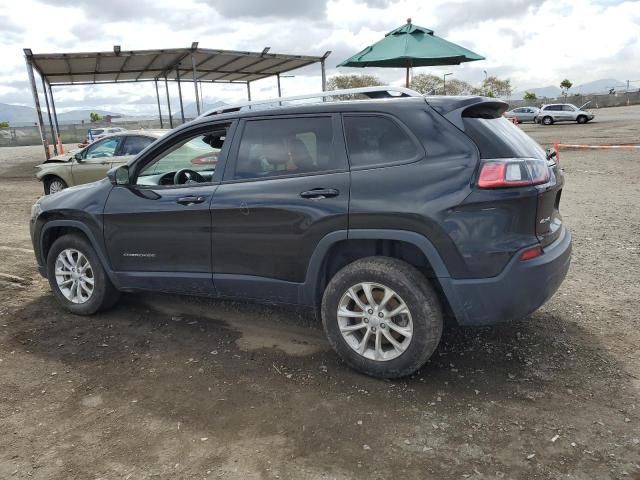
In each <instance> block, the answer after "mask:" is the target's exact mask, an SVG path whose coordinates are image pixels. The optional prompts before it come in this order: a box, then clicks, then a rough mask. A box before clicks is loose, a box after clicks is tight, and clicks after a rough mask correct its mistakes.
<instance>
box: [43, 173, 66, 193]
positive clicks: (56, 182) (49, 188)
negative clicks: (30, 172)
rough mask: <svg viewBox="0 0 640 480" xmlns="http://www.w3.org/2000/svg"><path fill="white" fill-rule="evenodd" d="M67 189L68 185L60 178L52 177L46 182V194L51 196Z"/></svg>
mask: <svg viewBox="0 0 640 480" xmlns="http://www.w3.org/2000/svg"><path fill="white" fill-rule="evenodd" d="M65 188H67V184H66V182H65V181H64V180H62V179H61V178H59V177H50V178H48V179H47V180H45V182H44V194H45V195H51V194H53V193H58V192H60V191H62V190H64V189H65Z"/></svg>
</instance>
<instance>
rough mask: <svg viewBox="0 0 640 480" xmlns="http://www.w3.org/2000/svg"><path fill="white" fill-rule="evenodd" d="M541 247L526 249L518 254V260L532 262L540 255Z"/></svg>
mask: <svg viewBox="0 0 640 480" xmlns="http://www.w3.org/2000/svg"><path fill="white" fill-rule="evenodd" d="M542 253H543V251H542V247H540V246H535V247H532V248H527V249H526V250H525V251H524V252H522V253H521V254H520V260H533V259H534V258H537V257H539V256H540V255H542Z"/></svg>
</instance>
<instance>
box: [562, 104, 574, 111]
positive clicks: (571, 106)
mask: <svg viewBox="0 0 640 480" xmlns="http://www.w3.org/2000/svg"><path fill="white" fill-rule="evenodd" d="M562 110H564V111H565V112H575V110H576V109H575V108H574V106H573V105H563V106H562Z"/></svg>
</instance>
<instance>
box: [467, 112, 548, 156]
mask: <svg viewBox="0 0 640 480" xmlns="http://www.w3.org/2000/svg"><path fill="white" fill-rule="evenodd" d="M462 121H463V123H464V132H465V133H466V134H467V135H468V136H469V137H470V138H471V140H473V141H474V143H475V144H476V146H477V147H478V150H480V157H481V158H542V159H546V154H545V153H544V150H543V149H542V148H541V147H540V145H538V144H537V143H536V142H535V141H534V140H533V139H532V138H531V137H530V136H529V135H527V134H526V133H524V132H523V131H522V130H521V129H520V128H519V127H517V126H515V125H514V124H513V123H511V122H510V121H509V120H507V119H506V118H504V117H499V118H482V117H479V116H463V118H462Z"/></svg>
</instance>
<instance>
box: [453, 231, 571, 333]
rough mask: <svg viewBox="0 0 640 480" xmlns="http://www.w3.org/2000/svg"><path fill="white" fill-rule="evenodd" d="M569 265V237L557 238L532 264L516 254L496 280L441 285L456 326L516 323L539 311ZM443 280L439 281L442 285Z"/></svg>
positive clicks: (488, 279)
mask: <svg viewBox="0 0 640 480" xmlns="http://www.w3.org/2000/svg"><path fill="white" fill-rule="evenodd" d="M570 263H571V233H570V232H569V230H567V229H566V228H564V229H563V233H562V234H561V235H560V237H559V238H558V239H557V240H556V241H555V242H553V243H552V244H551V245H549V246H547V247H545V249H544V253H543V254H542V255H541V256H539V257H537V258H534V259H532V260H527V261H521V260H520V252H518V253H516V255H514V257H513V258H512V259H511V261H510V262H509V263H508V264H507V266H506V267H505V269H504V270H503V271H502V273H501V274H500V275H498V276H496V277H491V278H482V279H470V280H456V279H453V278H451V279H447V280H446V281H445V282H443V285H442V286H443V289H444V291H445V295H446V296H447V299H448V300H449V304H450V306H451V309H452V310H453V313H454V315H455V317H456V320H457V321H458V323H459V324H460V325H491V324H495V323H500V322H507V321H510V320H519V319H523V318H525V317H527V316H528V315H529V314H531V313H533V312H534V311H536V310H537V309H538V308H540V307H541V306H542V305H543V304H544V303H545V302H546V301H547V300H548V299H549V298H551V296H552V295H553V294H554V293H555V292H556V290H558V287H560V284H561V283H562V281H563V280H564V278H565V276H566V275H567V272H568V271H569V265H570ZM442 280H443V279H441V281H442Z"/></svg>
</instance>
